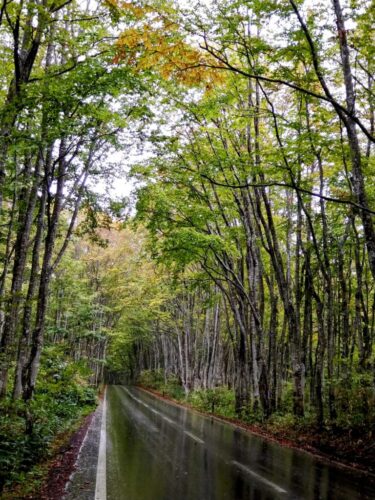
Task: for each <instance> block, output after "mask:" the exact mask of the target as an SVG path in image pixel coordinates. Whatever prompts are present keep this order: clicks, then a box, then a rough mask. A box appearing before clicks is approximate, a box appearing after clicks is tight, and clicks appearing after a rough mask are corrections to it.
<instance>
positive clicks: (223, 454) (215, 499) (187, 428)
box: [106, 386, 375, 500]
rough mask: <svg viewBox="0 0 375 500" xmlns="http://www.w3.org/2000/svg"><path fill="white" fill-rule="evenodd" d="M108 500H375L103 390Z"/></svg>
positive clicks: (222, 433) (143, 396) (140, 396)
mask: <svg viewBox="0 0 375 500" xmlns="http://www.w3.org/2000/svg"><path fill="white" fill-rule="evenodd" d="M106 429H107V443H106V446H107V456H106V494H107V499H108V500H224V499H227V500H245V499H247V500H248V499H254V500H263V499H264V500H265V499H279V498H280V499H291V500H292V499H306V500H309V499H331V500H341V499H345V500H356V499H375V488H374V485H372V486H371V484H370V481H369V480H368V479H367V478H365V477H358V476H357V475H352V474H351V472H350V471H347V470H344V469H343V470H342V469H338V468H335V467H332V466H327V465H325V464H323V463H321V462H320V461H318V460H316V459H314V458H313V457H312V456H310V455H308V454H306V453H303V452H298V451H295V450H291V449H288V448H285V447H281V446H279V445H277V444H275V443H272V442H269V441H266V440H263V439H261V438H259V437H257V436H253V435H251V434H249V433H246V432H245V431H242V430H240V429H237V428H235V427H233V426H230V425H228V424H225V423H221V422H218V421H216V420H213V419H211V418H208V417H203V416H201V415H199V414H197V413H195V412H192V411H190V410H188V409H184V408H181V407H177V406H174V405H171V404H168V403H165V402H164V401H162V400H160V399H158V398H155V397H154V396H152V395H150V394H148V393H145V392H144V391H141V390H139V389H136V388H128V387H122V386H112V387H108V390H107V421H106Z"/></svg>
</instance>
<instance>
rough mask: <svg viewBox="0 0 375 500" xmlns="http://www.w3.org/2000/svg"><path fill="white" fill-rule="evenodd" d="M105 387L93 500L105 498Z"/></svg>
mask: <svg viewBox="0 0 375 500" xmlns="http://www.w3.org/2000/svg"><path fill="white" fill-rule="evenodd" d="M106 423H107V388H105V390H104V397H103V412H102V425H101V428H100V443H99V454H98V466H97V469H96V487H95V500H106V499H107V430H106Z"/></svg>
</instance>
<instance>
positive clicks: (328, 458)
mask: <svg viewBox="0 0 375 500" xmlns="http://www.w3.org/2000/svg"><path fill="white" fill-rule="evenodd" d="M136 387H137V388H138V389H141V390H143V391H145V392H148V393H150V394H153V395H154V396H156V397H158V398H159V399H162V400H165V401H168V402H169V403H171V404H174V405H176V406H180V407H183V408H189V409H190V410H192V411H194V412H196V413H198V414H200V415H203V416H206V417H209V418H213V419H215V420H218V421H219V422H226V423H228V424H230V425H232V426H234V427H239V428H241V429H243V430H245V431H247V432H250V433H252V434H255V435H257V436H259V437H262V438H264V439H267V440H269V441H273V442H276V443H278V444H280V445H281V446H286V447H288V448H293V449H295V450H299V451H302V452H305V453H308V454H310V455H313V456H314V457H315V458H317V459H319V460H321V461H322V462H324V463H326V464H329V465H334V466H335V467H339V468H341V469H345V470H347V471H348V472H349V473H351V474H355V475H361V476H364V477H366V478H368V479H369V480H371V482H374V484H375V469H374V471H372V470H369V468H368V467H367V466H366V464H363V463H359V462H356V461H355V460H342V459H341V458H337V457H336V456H334V455H333V454H331V453H325V452H324V451H322V450H321V449H319V448H318V447H316V446H313V445H312V444H311V443H310V442H309V437H308V436H305V435H292V436H288V435H279V434H278V433H276V432H275V433H273V432H271V431H269V430H267V429H264V428H262V426H260V425H256V424H247V423H245V422H242V421H241V420H237V419H233V418H228V417H222V416H220V415H216V414H214V413H210V412H205V411H202V410H198V409H196V408H194V406H192V405H190V404H189V403H182V402H181V401H177V400H175V399H173V398H171V397H169V396H167V395H164V394H161V393H160V392H158V391H155V390H154V389H150V388H148V387H145V386H142V385H137V386H136ZM313 438H314V439H316V438H317V436H313ZM372 448H373V449H374V456H375V442H374V443H373V446H372ZM353 451H354V450H353ZM370 464H372V465H373V466H374V464H375V460H374V461H370ZM370 466H371V465H370Z"/></svg>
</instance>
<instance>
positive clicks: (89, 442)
mask: <svg viewBox="0 0 375 500" xmlns="http://www.w3.org/2000/svg"><path fill="white" fill-rule="evenodd" d="M102 408H103V403H102V402H101V404H100V405H99V406H98V408H97V410H96V412H95V414H94V417H93V419H92V421H91V425H90V427H89V429H88V431H87V434H86V436H85V439H84V440H83V442H82V446H81V449H80V452H79V455H78V457H77V460H76V464H75V470H74V472H73V474H72V476H71V478H70V481H69V482H68V484H67V485H66V488H65V490H66V493H65V495H64V497H63V500H93V499H94V497H95V484H96V470H97V464H98V452H99V438H100V426H101V421H102Z"/></svg>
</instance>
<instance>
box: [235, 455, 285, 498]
mask: <svg viewBox="0 0 375 500" xmlns="http://www.w3.org/2000/svg"><path fill="white" fill-rule="evenodd" d="M231 463H232V464H233V465H235V466H236V467H237V468H238V469H241V470H242V471H243V472H246V474H248V475H249V476H252V477H253V478H254V479H257V480H258V481H259V482H262V483H263V484H265V485H267V486H269V487H270V488H272V489H274V490H275V491H277V493H282V494H285V493H288V492H287V491H286V490H284V489H283V488H281V486H279V485H277V484H275V483H273V482H272V481H269V480H268V479H266V478H265V477H263V476H261V475H260V474H257V473H256V472H254V471H253V470H251V469H249V467H246V465H243V464H241V463H240V462H237V461H236V460H232V462H231Z"/></svg>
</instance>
